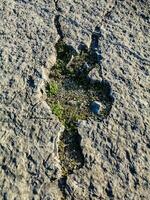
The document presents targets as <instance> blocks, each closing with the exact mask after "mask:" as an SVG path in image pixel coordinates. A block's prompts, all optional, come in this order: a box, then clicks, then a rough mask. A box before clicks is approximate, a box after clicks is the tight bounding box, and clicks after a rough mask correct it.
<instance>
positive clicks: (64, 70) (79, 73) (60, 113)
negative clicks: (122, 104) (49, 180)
mask: <svg viewBox="0 0 150 200" xmlns="http://www.w3.org/2000/svg"><path fill="white" fill-rule="evenodd" d="M55 25H56V29H57V31H58V34H59V35H60V39H59V41H58V42H57V43H56V45H55V48H56V51H57V61H56V64H55V65H54V66H53V67H52V69H51V72H50V74H49V79H50V82H49V83H47V86H46V91H47V95H48V98H47V102H48V104H49V105H50V107H51V109H52V112H53V113H54V114H55V115H56V116H57V117H58V118H59V120H60V121H61V122H62V123H63V125H64V126H65V130H64V132H63V133H62V134H61V135H60V137H59V141H58V144H57V145H58V155H59V160H60V164H61V172H62V177H61V179H59V181H58V185H59V187H60V189H61V191H62V193H63V195H64V197H65V195H66V190H67V191H68V189H67V188H68V187H67V176H68V174H71V173H73V171H74V170H78V169H80V168H82V167H83V165H84V156H83V153H82V148H81V145H80V143H81V136H80V135H79V133H78V121H79V120H87V119H89V118H93V119H95V120H99V121H103V119H105V118H106V117H107V116H108V115H109V113H110V111H111V108H112V105H113V102H114V97H113V96H112V90H111V85H110V84H109V82H108V81H107V80H105V79H104V78H103V77H102V76H103V75H102V69H101V60H102V56H101V50H100V49H99V44H98V43H99V39H100V37H101V32H100V29H99V27H96V28H95V31H94V33H93V34H92V36H91V46H90V48H89V49H88V48H86V47H85V46H84V45H83V46H82V49H81V52H80V54H75V52H74V51H73V49H72V48H71V47H70V46H68V45H66V44H65V42H64V40H63V33H62V30H61V25H60V23H59V15H57V16H56V17H55ZM93 68H97V70H98V71H99V74H100V76H101V77H102V80H101V81H95V82H92V83H91V81H90V80H89V79H88V78H87V77H88V74H89V72H90V71H91V70H92V69H93ZM93 101H99V102H101V104H102V105H103V108H102V109H101V113H100V114H99V115H95V114H93V113H92V112H91V110H90V105H91V103H92V102H93Z"/></svg>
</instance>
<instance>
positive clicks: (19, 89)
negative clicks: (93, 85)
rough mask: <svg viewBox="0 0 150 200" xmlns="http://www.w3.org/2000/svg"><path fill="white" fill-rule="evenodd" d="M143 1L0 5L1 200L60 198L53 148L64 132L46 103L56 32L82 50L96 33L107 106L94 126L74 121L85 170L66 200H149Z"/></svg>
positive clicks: (149, 62) (18, 0) (13, 0)
mask: <svg viewBox="0 0 150 200" xmlns="http://www.w3.org/2000/svg"><path fill="white" fill-rule="evenodd" d="M149 6H150V4H149V1H146V0H145V1H144V0H134V1H130V0H126V1H119V0H116V1H113V0H112V1H105V0H99V1H90V0H88V1H81V0H65V1H59V0H58V2H57V1H49V0H44V1H43V0H36V1H33V0H1V2H0V80H1V84H0V102H1V104H0V130H1V131H0V199H4V200H5V199H8V200H11V199H12V200H14V199H17V200H18V199H20V200H24V199H25V200H28V199H29V200H30V199H37V200H38V199H42V200H43V199H53V200H59V199H61V197H63V193H62V192H61V190H60V188H59V185H58V180H59V178H60V176H61V169H60V162H59V158H58V152H57V140H58V139H59V138H58V136H59V133H60V132H61V131H63V126H62V125H61V124H60V122H59V121H58V119H57V118H56V117H55V116H54V115H52V113H51V108H49V106H48V105H47V104H46V102H45V81H46V80H47V79H48V72H49V70H50V67H51V65H52V63H54V62H55V49H54V45H55V43H56V42H57V40H58V38H59V35H58V33H57V29H56V28H57V27H56V24H55V23H54V21H55V20H54V19H55V16H56V15H58V14H60V18H59V21H60V25H61V30H62V33H63V35H64V40H65V41H66V43H67V44H69V45H72V47H73V48H74V49H76V50H77V51H78V49H80V47H81V46H82V44H83V43H85V45H87V46H88V47H89V45H90V42H91V35H92V32H93V30H94V29H95V27H96V26H99V27H100V29H101V34H102V37H100V41H99V48H100V49H101V53H102V60H101V68H102V76H103V78H104V79H106V80H108V81H109V83H110V84H111V87H112V89H113V95H114V97H115V101H114V104H113V106H112V110H111V113H110V115H109V117H108V118H107V119H105V120H104V121H103V122H98V121H90V120H88V121H81V122H80V126H79V128H78V131H79V134H80V136H81V137H82V140H81V147H82V150H83V154H84V159H85V162H84V166H83V167H82V168H81V169H79V170H76V171H74V173H73V174H70V175H69V176H68V177H67V183H66V188H65V190H66V194H67V195H66V197H65V198H66V199H76V200H91V199H92V200H97V199H106V200H107V199H114V200H119V199H120V200H123V199H125V200H141V199H142V200H148V199H149V193H150V167H149V166H150V136H149V133H148V130H149V124H150V120H149V106H150V105H149V101H148V99H149V97H150V95H149V84H148V81H149V67H150V59H149V54H150V51H149V49H148V48H149V46H150V38H149V35H150V33H149V32H150V31H149V30H150V26H149V24H150V19H149V14H150V9H149Z"/></svg>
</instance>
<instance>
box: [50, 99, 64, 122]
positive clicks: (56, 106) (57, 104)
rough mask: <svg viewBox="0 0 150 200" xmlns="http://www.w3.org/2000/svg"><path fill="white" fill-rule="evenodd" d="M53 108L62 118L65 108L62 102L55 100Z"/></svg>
mask: <svg viewBox="0 0 150 200" xmlns="http://www.w3.org/2000/svg"><path fill="white" fill-rule="evenodd" d="M51 109H52V112H53V114H55V115H56V116H57V117H58V118H59V119H60V120H61V119H62V116H63V112H64V108H63V107H62V105H61V104H60V102H59V101H58V102H55V103H52V104H51Z"/></svg>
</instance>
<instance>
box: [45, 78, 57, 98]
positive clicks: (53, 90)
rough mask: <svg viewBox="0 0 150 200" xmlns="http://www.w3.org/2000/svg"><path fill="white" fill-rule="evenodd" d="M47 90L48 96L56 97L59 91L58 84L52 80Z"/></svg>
mask: <svg viewBox="0 0 150 200" xmlns="http://www.w3.org/2000/svg"><path fill="white" fill-rule="evenodd" d="M46 90H47V94H48V96H51V95H56V94H57V93H58V90H59V87H58V83H57V82H56V81H54V80H52V81H51V82H50V83H48V84H47V88H46Z"/></svg>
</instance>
